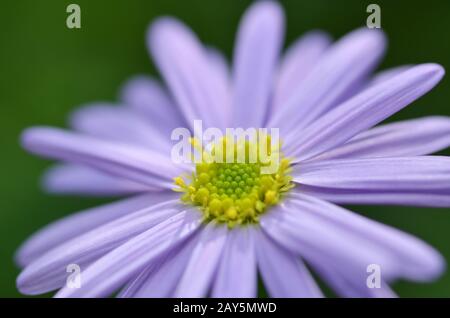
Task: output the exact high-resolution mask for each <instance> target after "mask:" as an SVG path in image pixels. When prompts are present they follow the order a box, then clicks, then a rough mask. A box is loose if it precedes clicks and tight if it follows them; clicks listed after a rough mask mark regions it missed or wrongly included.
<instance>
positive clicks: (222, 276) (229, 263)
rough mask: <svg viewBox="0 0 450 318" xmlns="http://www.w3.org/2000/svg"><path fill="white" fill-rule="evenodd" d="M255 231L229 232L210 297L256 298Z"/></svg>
mask: <svg viewBox="0 0 450 318" xmlns="http://www.w3.org/2000/svg"><path fill="white" fill-rule="evenodd" d="M254 236H255V230H254V229H253V228H250V227H248V228H237V229H234V230H230V232H229V233H228V238H227V242H226V243H225V248H224V251H223V254H222V257H221V260H220V264H219V267H218V271H217V274H216V280H215V281H214V285H213V289H212V297H221V298H223V297H225V298H230V297H233V298H250V297H252V298H253V297H256V287H257V279H256V278H257V275H256V256H255V238H254Z"/></svg>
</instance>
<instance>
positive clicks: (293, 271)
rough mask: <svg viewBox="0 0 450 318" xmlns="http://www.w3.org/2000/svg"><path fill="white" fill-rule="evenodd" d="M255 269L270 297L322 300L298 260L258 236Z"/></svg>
mask: <svg viewBox="0 0 450 318" xmlns="http://www.w3.org/2000/svg"><path fill="white" fill-rule="evenodd" d="M258 234H259V235H258V244H257V256H258V269H259V272H260V273H261V276H262V279H263V281H264V286H265V287H266V289H267V291H268V292H269V294H270V296H272V297H281V298H284V297H307V298H312V297H314V298H316V297H323V295H322V292H321V291H320V289H319V287H318V286H317V284H316V282H315V281H314V278H313V277H312V276H311V274H310V272H309V271H308V269H307V268H306V266H305V264H304V263H303V262H302V261H301V260H300V258H299V257H298V256H296V255H294V254H292V253H291V252H290V251H288V250H285V249H284V248H282V247H281V246H279V245H276V244H275V243H274V242H273V241H272V240H271V239H270V238H269V237H267V235H265V234H264V233H262V232H259V233H258Z"/></svg>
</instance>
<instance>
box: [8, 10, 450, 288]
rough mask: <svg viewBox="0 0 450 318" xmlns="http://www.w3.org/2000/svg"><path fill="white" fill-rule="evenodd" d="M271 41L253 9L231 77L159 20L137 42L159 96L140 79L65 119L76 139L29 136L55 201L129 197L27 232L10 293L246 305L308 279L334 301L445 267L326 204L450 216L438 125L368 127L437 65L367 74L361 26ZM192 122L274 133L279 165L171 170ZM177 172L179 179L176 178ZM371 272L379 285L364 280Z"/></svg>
mask: <svg viewBox="0 0 450 318" xmlns="http://www.w3.org/2000/svg"><path fill="white" fill-rule="evenodd" d="M283 28H284V25H283V13H282V9H281V8H280V7H279V5H278V4H276V3H275V2H270V1H261V2H257V3H256V4H254V5H253V6H252V7H251V8H250V9H249V10H248V11H247V12H246V14H245V15H244V17H243V20H242V22H241V25H240V28H239V31H238V35H237V43H236V50H235V52H234V61H233V67H232V72H231V74H230V73H229V69H228V66H227V64H226V61H225V60H224V58H223V57H222V55H221V54H220V53H219V52H217V51H215V50H214V49H212V48H209V47H205V46H203V45H202V44H201V43H200V42H199V40H198V39H197V38H196V36H195V35H194V34H193V33H192V32H191V31H190V30H189V29H188V28H187V27H186V26H184V25H183V24H182V23H180V22H179V21H176V20H174V19H172V18H162V19H159V20H158V21H156V22H154V23H153V24H152V26H151V27H150V30H149V33H148V37H147V44H148V46H149V50H150V52H151V54H152V56H153V58H154V59H155V61H156V65H157V66H158V68H159V70H160V71H161V74H162V77H163V78H164V81H165V83H166V84H167V87H168V91H167V92H166V90H165V89H163V88H162V87H161V86H160V84H158V83H157V82H156V81H155V80H153V79H150V78H146V77H137V78H135V79H132V80H131V81H130V82H129V83H127V84H126V85H125V87H124V89H123V91H122V95H121V98H122V103H121V105H119V106H111V105H108V104H94V105H89V106H86V107H84V108H82V109H80V110H78V111H76V112H75V114H74V115H73V116H72V117H71V122H70V124H71V128H72V129H73V130H74V132H69V131H64V130H61V129H56V128H47V127H35V128H30V129H28V130H26V131H25V132H24V134H23V138H22V143H23V146H24V147H25V148H26V149H27V150H29V151H30V152H32V153H35V154H37V155H40V156H44V157H48V158H52V159H57V160H61V161H62V162H63V163H62V164H61V165H58V166H56V167H54V168H52V169H51V170H50V171H49V172H48V173H47V174H46V176H45V180H44V181H45V187H46V188H47V189H48V190H49V191H51V192H56V193H71V194H85V195H122V196H125V195H126V196H131V195H132V197H131V198H127V199H124V200H122V201H119V202H115V203H111V204H108V205H105V206H102V207H98V208H94V209H91V210H88V211H83V212H81V213H78V214H75V215H73V216H70V217H67V218H65V219H63V220H60V221H57V222H55V223H53V224H50V225H48V226H47V227H46V228H44V229H42V230H41V231H39V232H38V233H36V234H35V235H33V236H32V237H31V238H30V239H29V240H28V241H27V242H25V244H24V245H23V246H22V247H21V248H20V250H19V251H18V253H17V257H16V259H17V262H18V263H19V264H20V265H21V266H22V267H24V269H23V271H22V273H21V274H20V276H19V277H18V280H17V284H18V288H19V290H20V291H21V292H23V293H24V294H41V293H45V292H49V291H52V290H57V289H59V291H58V292H57V294H56V296H57V297H104V296H108V295H111V294H112V293H115V292H119V296H122V297H172V296H174V297H178V296H183V297H202V296H207V295H211V296H221V297H254V296H256V293H257V273H259V274H260V276H261V278H262V280H263V282H264V285H265V287H266V289H267V291H268V292H269V294H270V295H271V296H275V297H321V296H322V293H321V291H320V289H319V287H318V286H317V284H316V282H315V280H314V279H313V277H312V276H311V272H310V269H311V270H312V271H313V272H315V273H317V274H318V276H320V277H321V278H322V279H323V280H324V281H325V282H326V283H327V284H329V285H330V286H331V287H332V288H333V289H334V290H335V291H336V293H337V294H339V295H341V296H345V297H389V296H395V294H394V292H393V291H392V290H391V289H390V288H389V286H388V283H390V282H392V281H393V280H395V279H408V280H412V281H429V280H432V279H435V278H436V277H438V276H439V275H440V274H441V273H442V272H443V270H444V267H445V262H444V260H443V258H442V257H441V255H440V254H439V253H438V252H437V251H435V250H434V249H433V248H432V247H430V246H428V245H427V244H426V243H424V242H422V241H420V240H419V239H417V238H414V237H412V236H410V235H408V234H405V233H402V232H400V231H398V230H396V229H393V228H391V227H389V226H386V225H382V224H379V223H377V222H374V221H371V220H369V219H366V218H365V217H362V216H359V215H357V214H355V213H353V212H350V211H348V210H345V209H343V208H341V207H338V206H337V205H335V204H381V205H384V204H393V205H415V206H432V207H448V206H450V159H449V158H447V157H442V156H427V154H430V153H433V152H436V151H438V150H441V149H444V148H446V147H447V146H449V145H450V119H448V118H446V117H427V118H422V119H416V120H407V121H403V122H399V123H393V124H385V125H382V126H377V127H375V128H373V127H374V126H375V125H377V124H378V123H380V122H381V121H383V120H384V119H386V118H387V117H389V116H390V115H392V114H394V113H396V112H397V111H399V110H401V109H402V108H404V107H405V106H407V105H408V104H410V103H412V102H413V101H414V100H416V99H417V98H419V97H421V96H422V95H424V94H425V93H427V92H428V91H429V90H430V89H432V88H433V87H434V86H435V85H436V84H437V83H438V82H439V80H440V79H441V78H442V76H443V74H444V70H443V69H442V67H441V66H439V65H436V64H421V65H417V66H406V67H400V68H395V69H392V70H388V71H385V72H382V73H381V74H379V75H376V76H374V77H372V76H371V73H372V72H373V70H374V69H375V67H376V66H377V64H378V61H379V60H380V58H381V56H382V54H383V52H384V48H385V38H384V36H383V34H382V33H381V32H379V31H377V30H369V29H359V30H356V31H353V32H351V33H350V34H348V35H347V36H345V37H344V38H342V39H340V40H339V41H337V42H336V43H334V44H331V43H330V39H329V38H328V36H327V35H325V34H323V33H321V32H311V33H308V34H307V35H305V36H303V37H302V38H300V39H299V40H298V41H296V42H295V43H294V44H293V45H292V46H291V47H290V48H289V49H288V50H287V52H286V53H285V54H284V55H283V56H282V58H281V59H280V58H279V53H280V49H281V46H282V39H283ZM196 119H201V120H203V122H204V123H205V126H208V127H219V128H222V129H223V128H225V127H243V128H247V127H280V133H281V138H282V140H283V146H282V152H283V154H284V155H285V156H286V157H285V159H284V161H282V164H281V166H280V168H279V170H278V171H277V173H275V174H272V175H266V176H263V175H262V174H261V173H260V170H259V169H260V168H261V165H259V164H254V165H251V164H249V163H243V164H240V165H233V166H232V167H231V166H230V168H227V167H225V166H223V165H227V164H206V163H200V164H197V165H186V164H174V163H173V162H172V161H171V159H170V152H171V146H172V144H171V141H170V134H171V132H172V130H173V129H174V128H176V127H189V128H190V129H192V124H193V122H194V120H196ZM287 158H289V159H287ZM235 168H236V171H234V170H233V169H235ZM252 169H254V170H252ZM186 172H187V174H191V175H192V177H191V179H190V180H191V181H187V180H189V179H187V178H182V177H178V176H180V175H183V173H186ZM173 178H175V183H176V185H177V186H178V190H179V192H174V191H172V188H173V187H174V184H173ZM69 264H77V265H78V266H79V267H80V268H81V271H82V272H81V276H80V277H81V284H80V288H71V286H68V285H67V284H66V281H67V276H68V273H67V266H68V265H69ZM305 264H308V267H307V266H306V265H305ZM371 265H376V266H379V269H380V278H381V286H380V287H381V288H371V286H369V285H368V284H367V279H368V276H369V275H370V273H368V268H369V267H370V266H371ZM372 287H373V286H372Z"/></svg>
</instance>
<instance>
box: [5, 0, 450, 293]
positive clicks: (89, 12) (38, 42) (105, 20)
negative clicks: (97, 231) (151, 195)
mask: <svg viewBox="0 0 450 318" xmlns="http://www.w3.org/2000/svg"><path fill="white" fill-rule="evenodd" d="M73 2H74V3H77V4H79V5H80V6H81V9H82V29H81V30H69V29H67V28H66V25H65V20H66V17H67V14H66V6H67V5H68V4H69V3H73ZM372 2H373V1H372ZM249 3H250V1H242V0H235V1H232V0H221V1H219V0H142V1H140V0H129V1H125V0H123V1H112V0H96V1H92V0H90V1H88V0H73V1H61V0H54V1H52V0H43V1H35V0H19V1H11V0H10V1H2V3H1V4H0V23H1V28H0V43H1V44H0V45H1V48H0V74H1V77H0V109H1V116H0V140H1V169H2V171H1V175H0V176H1V178H0V187H1V188H0V190H1V192H0V193H1V200H0V204H1V205H0V264H1V265H0V266H1V269H0V296H9V297H15V296H19V293H18V292H17V291H16V288H15V277H16V276H17V274H18V272H19V271H18V269H17V268H16V267H15V265H14V263H13V253H14V251H15V250H16V248H17V247H18V246H19V244H20V243H21V242H22V241H23V240H24V239H26V238H27V237H28V236H29V235H30V234H31V233H33V232H34V231H35V230H37V229H39V228H40V227H42V226H43V225H45V224H47V223H49V222H50V221H52V220H55V219H57V218H60V217H63V216H65V215H67V214H69V213H72V212H75V211H77V210H80V209H82V208H86V207H91V206H95V205H97V204H99V203H100V202H104V200H97V199H80V198H69V197H55V196H50V195H46V194H45V193H43V192H42V191H41V190H40V189H39V176H40V174H41V173H42V172H43V170H44V168H45V167H47V166H48V165H49V163H48V162H45V161H43V160H40V159H37V158H35V157H33V156H30V155H28V154H26V153H25V152H24V151H22V150H21V149H20V147H19V145H18V137H19V134H20V132H21V130H22V129H23V128H25V127H27V126H31V125H36V124H46V125H56V126H62V125H64V124H65V120H66V118H67V116H68V113H69V112H70V111H71V110H73V109H74V108H75V107H77V105H79V104H82V103H86V102H89V101H97V100H114V99H115V98H116V96H117V90H118V87H119V86H120V85H121V83H123V81H124V80H126V79H127V78H128V77H129V76H131V75H133V74H136V73H151V74H156V73H155V69H154V67H153V65H152V64H151V62H150V60H149V58H148V55H147V52H146V49H145V44H144V34H145V30H146V27H147V25H148V23H149V22H150V21H151V20H152V19H154V18H155V17H157V16H160V15H168V14H170V15H174V16H177V17H179V18H180V19H182V20H183V21H185V22H186V23H188V24H189V25H191V27H192V28H193V29H194V30H195V31H196V32H198V34H199V36H200V37H201V39H202V40H204V41H205V42H207V43H210V44H213V45H214V46H217V47H218V48H220V49H222V50H224V51H225V52H226V54H227V56H228V57H230V56H231V52H232V46H233V41H234V35H235V31H236V28H237V23H238V21H239V18H240V15H241V14H242V12H243V11H244V9H245V8H246V7H247V5H248V4H249ZM283 3H284V5H285V8H286V12H287V18H288V29H287V43H290V42H292V41H293V40H294V39H295V38H296V37H297V36H299V35H301V34H302V33H304V32H305V31H308V30H310V29H314V28H320V29H324V30H326V31H328V32H330V33H331V34H332V35H333V36H334V37H339V36H342V35H343V34H345V33H346V32H348V31H350V30H352V29H353V28H355V27H358V26H361V25H363V24H364V23H365V20H366V17H367V13H366V10H365V9H366V6H367V4H368V3H370V2H368V1H360V0H354V1H334V0H328V1H325V0H314V1H299V0H290V1H283ZM376 3H378V4H380V5H381V8H382V26H383V28H384V30H385V31H386V33H387V34H388V37H389V42H390V45H389V50H388V52H387V56H386V59H385V60H384V62H383V64H382V66H381V68H387V67H391V66H395V65H400V64H413V63H422V62H437V63H440V64H442V65H443V66H444V67H445V68H446V69H447V70H449V69H450V38H449V37H450V35H449V33H450V1H446V0H442V1H440V0H430V1H426V2H424V1H376ZM431 114H441V115H450V80H449V78H448V77H446V78H444V80H443V81H442V82H441V84H440V85H439V86H438V87H437V88H436V89H435V90H433V92H431V93H430V94H428V95H427V96H426V97H424V98H422V99H420V100H419V101H417V102H415V103H414V104H413V105H411V106H410V107H408V108H407V109H405V110H404V111H402V112H401V113H400V114H398V115H396V116H395V117H394V118H393V119H402V118H413V117H419V116H426V115H431ZM447 154H449V152H448V151H447ZM354 209H355V210H357V211H360V212H362V213H364V214H365V215H367V216H369V217H371V218H374V219H377V220H380V221H382V222H385V223H387V224H390V225H393V226H395V227H398V228H401V229H403V230H406V231H408V232H410V233H413V234H415V235H417V236H418V237H421V238H423V239H424V240H426V241H427V242H429V243H430V244H432V245H434V246H435V247H436V248H437V249H438V250H440V251H441V252H442V253H443V255H444V256H445V258H446V259H447V260H450V244H449V237H450V234H449V229H450V214H449V213H448V212H449V209H440V210H439V209H426V208H410V207H405V208H399V207H357V208H354ZM395 288H396V290H397V291H398V292H399V293H400V295H402V296H413V297H415V296H436V297H448V296H450V272H447V274H446V275H444V276H443V277H442V278H441V279H439V280H438V281H437V282H435V283H431V284H413V283H406V282H400V283H398V284H396V285H395Z"/></svg>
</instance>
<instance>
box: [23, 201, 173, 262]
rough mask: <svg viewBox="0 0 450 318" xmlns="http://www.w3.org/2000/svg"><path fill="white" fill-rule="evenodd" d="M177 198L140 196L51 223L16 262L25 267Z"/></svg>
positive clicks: (27, 244) (24, 245) (26, 243)
mask: <svg viewBox="0 0 450 318" xmlns="http://www.w3.org/2000/svg"><path fill="white" fill-rule="evenodd" d="M175 197H176V194H175V193H172V192H161V193H149V194H144V195H139V196H136V197H133V198H130V199H124V200H121V201H117V202H114V203H110V204H106V205H102V206H99V207H96V208H92V209H88V210H84V211H81V212H78V213H75V214H73V215H71V216H68V217H65V218H63V219H61V220H58V221H55V222H53V223H50V224H49V225H47V226H45V227H44V228H42V229H41V230H39V231H38V232H37V233H35V234H33V235H32V236H31V237H30V238H29V239H28V240H26V241H25V243H23V244H22V246H21V247H20V248H19V250H18V252H17V254H16V261H17V262H18V263H19V265H21V266H22V267H23V266H25V265H28V264H29V263H30V262H31V261H33V260H35V259H37V258H38V257H40V256H42V255H43V254H44V253H45V252H47V251H49V250H50V249H52V248H53V247H55V246H56V245H59V244H61V243H63V242H66V241H68V240H70V239H72V238H73V237H75V236H78V235H81V234H83V233H86V232H88V231H90V230H92V229H94V228H97V227H99V226H102V225H104V224H106V223H108V222H110V221H112V220H115V219H118V218H120V217H123V216H125V215H128V214H132V213H133V212H136V211H138V210H141V209H144V208H149V207H151V206H153V205H155V204H158V203H161V202H164V201H168V200H173V199H175Z"/></svg>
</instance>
